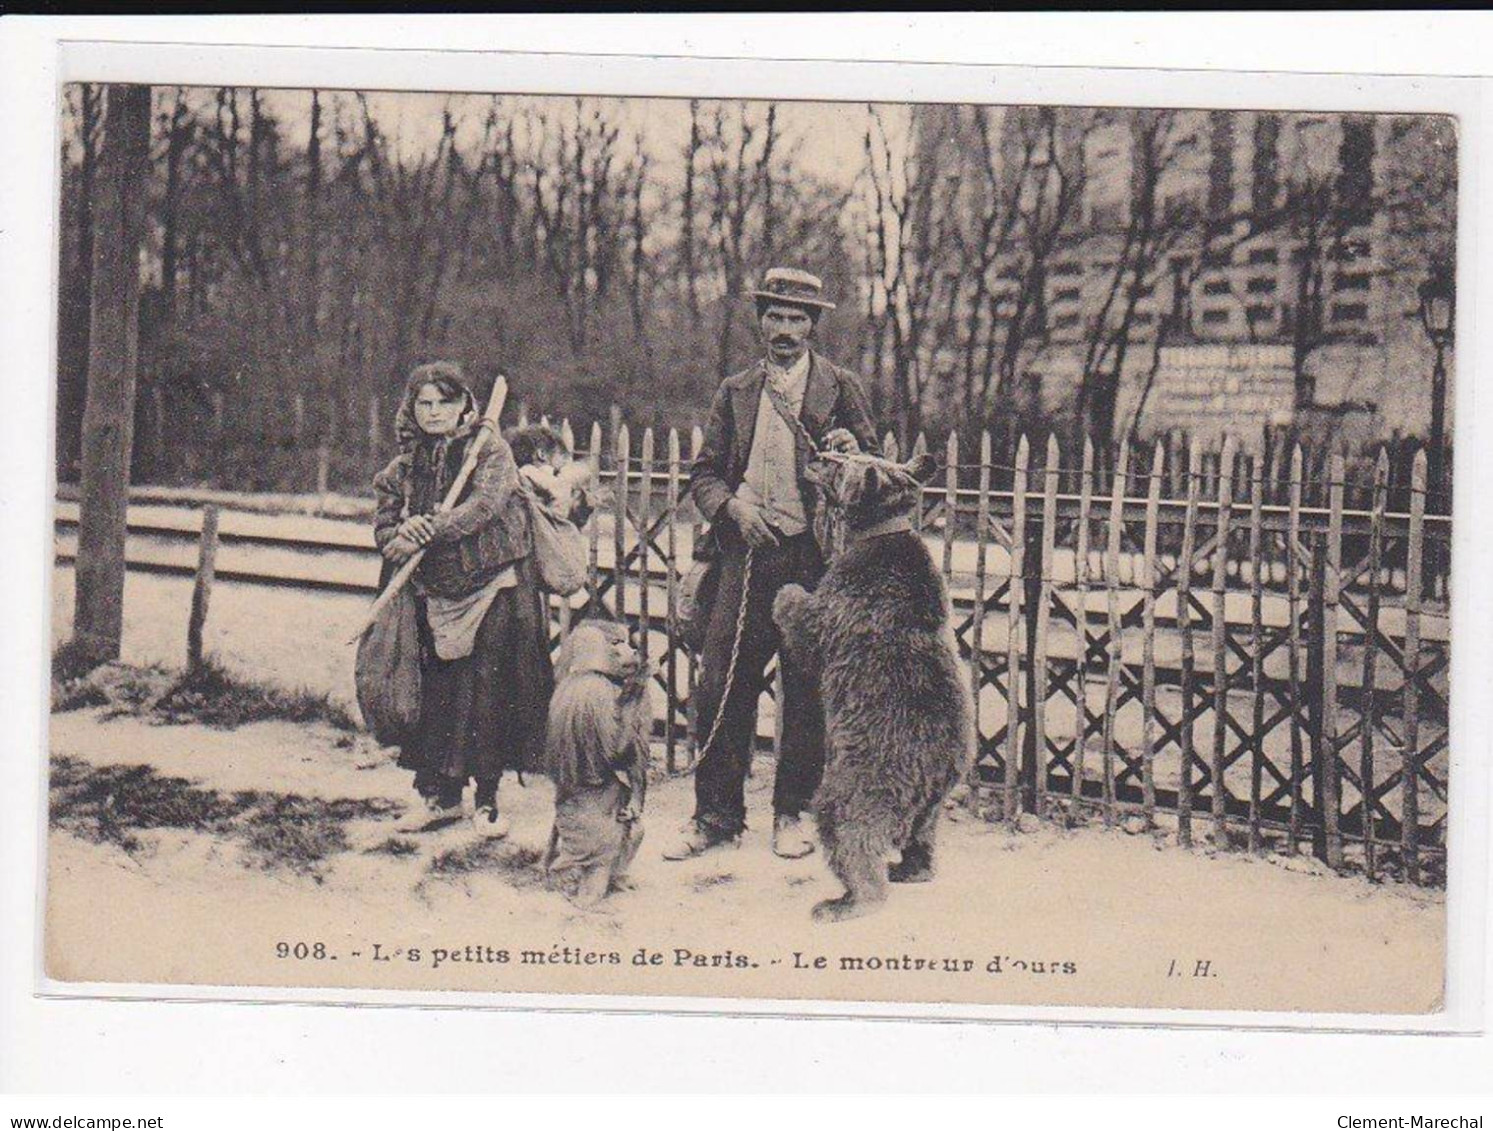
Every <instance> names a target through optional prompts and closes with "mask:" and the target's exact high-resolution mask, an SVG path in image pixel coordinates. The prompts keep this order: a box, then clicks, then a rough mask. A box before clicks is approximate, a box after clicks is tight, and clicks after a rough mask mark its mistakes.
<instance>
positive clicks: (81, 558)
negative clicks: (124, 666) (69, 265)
mask: <svg viewBox="0 0 1493 1131" xmlns="http://www.w3.org/2000/svg"><path fill="white" fill-rule="evenodd" d="M149 156H150V88H149V87H148V86H123V85H111V86H110V87H109V88H108V94H107V117H106V119H105V123H104V138H103V154H102V168H101V170H100V175H99V179H98V184H97V189H98V194H97V202H96V206H95V211H94V221H95V224H96V227H95V235H94V245H93V279H92V302H91V306H90V310H91V318H90V321H91V326H90V330H89V352H88V397H87V404H86V407H85V408H84V412H83V476H82V508H81V513H80V516H79V523H78V559H77V574H76V587H77V601H76V607H75V609H74V616H73V639H74V641H75V643H76V644H77V646H78V647H79V649H80V650H81V651H82V652H83V653H84V654H85V655H86V656H88V658H89V659H92V660H97V661H103V660H111V659H117V658H118V657H119V646H120V638H121V636H122V634H123V628H124V546H125V518H126V506H127V503H128V496H129V480H130V452H131V447H132V444H133V439H134V414H135V370H136V362H137V352H138V344H139V316H140V266H139V263H140V259H139V256H140V244H141V240H142V238H143V236H144V231H145V199H146V194H145V177H146V167H147V162H148V160H149Z"/></svg>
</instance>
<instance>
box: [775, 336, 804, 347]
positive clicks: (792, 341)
mask: <svg viewBox="0 0 1493 1131" xmlns="http://www.w3.org/2000/svg"><path fill="white" fill-rule="evenodd" d="M772 344H773V345H775V346H793V345H797V344H798V339H797V338H789V337H783V336H779V337H776V338H774V339H772Z"/></svg>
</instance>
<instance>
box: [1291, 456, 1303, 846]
mask: <svg viewBox="0 0 1493 1131" xmlns="http://www.w3.org/2000/svg"><path fill="white" fill-rule="evenodd" d="M1301 474H1302V455H1301V445H1300V444H1299V443H1298V444H1296V445H1295V447H1294V448H1293V449H1292V452H1291V487H1290V491H1291V493H1290V510H1289V514H1288V517H1287V519H1286V595H1287V603H1288V605H1289V607H1290V617H1291V625H1290V632H1289V641H1290V643H1289V647H1287V649H1286V665H1287V679H1288V681H1289V682H1290V685H1291V815H1290V824H1289V833H1288V836H1287V838H1286V854H1287V855H1288V856H1294V855H1296V852H1297V846H1298V843H1299V842H1300V840H1301V809H1302V799H1301V786H1302V780H1303V778H1304V777H1305V775H1306V766H1305V759H1304V757H1303V751H1302V748H1301V706H1302V687H1301V647H1302V645H1301V614H1302V609H1301V566H1302V553H1303V549H1304V547H1303V546H1302V544H1301Z"/></svg>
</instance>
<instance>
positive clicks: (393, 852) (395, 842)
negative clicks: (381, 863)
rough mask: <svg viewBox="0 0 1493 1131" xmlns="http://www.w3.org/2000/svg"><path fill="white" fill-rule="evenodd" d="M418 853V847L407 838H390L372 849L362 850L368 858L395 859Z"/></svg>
mask: <svg viewBox="0 0 1493 1131" xmlns="http://www.w3.org/2000/svg"><path fill="white" fill-rule="evenodd" d="M419 851H420V846H419V845H418V844H416V843H415V842H414V841H412V840H410V839H409V837H403V836H391V837H389V838H388V839H387V840H381V841H379V843H378V844H375V845H374V846H373V847H372V848H368V849H364V852H365V853H366V854H367V855H369V856H393V857H395V858H399V857H404V856H414V855H415V854H416V853H418V852H419Z"/></svg>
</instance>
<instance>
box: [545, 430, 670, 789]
mask: <svg viewBox="0 0 1493 1131" xmlns="http://www.w3.org/2000/svg"><path fill="white" fill-rule="evenodd" d="M569 428H570V422H569V421H568V420H567V421H566V422H565V424H564V429H565V430H569ZM562 435H563V432H562ZM664 506H665V507H667V508H668V512H667V513H668V518H667V520H666V521H667V525H666V526H665V528H664V552H665V553H666V554H668V558H669V560H668V561H667V562H665V563H664V574H665V578H666V582H665V584H666V585H667V587H668V588H667V590H666V593H665V600H666V602H667V605H666V612H665V618H666V623H665V629H664V631H665V635H666V636H667V638H668V639H667V643H666V647H665V650H664V656H665V657H666V658H665V660H664V678H665V679H666V680H668V685H669V690H668V694H667V696H666V697H665V704H664V710H665V714H664V765H665V767H666V768H667V769H668V771H669V773H671V774H672V773H675V772H677V770H678V758H677V757H676V754H675V747H676V744H677V742H678V739H677V736H676V734H675V731H676V730H677V729H678V712H679V543H678V531H677V527H678V523H679V430H678V429H676V428H670V429H669V486H668V494H667V495H665V496H664Z"/></svg>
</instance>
